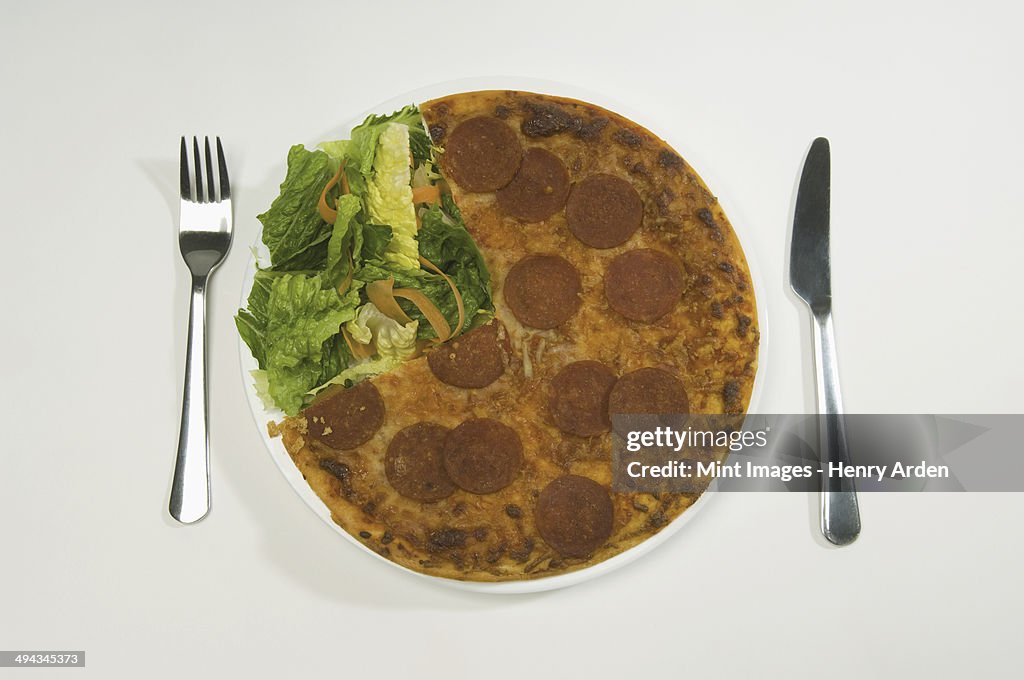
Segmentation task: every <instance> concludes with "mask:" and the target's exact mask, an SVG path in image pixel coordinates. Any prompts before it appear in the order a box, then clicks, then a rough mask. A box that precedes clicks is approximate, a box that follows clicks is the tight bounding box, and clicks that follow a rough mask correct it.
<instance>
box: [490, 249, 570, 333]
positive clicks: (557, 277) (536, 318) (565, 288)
mask: <svg viewBox="0 0 1024 680" xmlns="http://www.w3.org/2000/svg"><path fill="white" fill-rule="evenodd" d="M581 288H582V286H581V285H580V275H579V272H577V271H576V268H575V267H573V266H572V265H571V264H569V262H568V261H567V260H566V259H565V258H562V257H559V256H557V255H528V256H526V257H524V258H523V259H521V260H519V262H516V263H515V264H514V265H513V266H512V269H510V270H509V272H508V276H506V277H505V290H504V294H505V302H506V303H508V306H509V308H510V309H511V310H512V313H513V314H515V315H516V318H517V319H519V321H520V322H521V323H522V324H523V325H525V326H532V327H533V328H542V329H547V328H554V327H555V326H560V325H561V324H563V323H565V322H566V321H568V320H569V318H570V317H572V315H573V314H575V313H576V310H577V309H579V308H580V290H581Z"/></svg>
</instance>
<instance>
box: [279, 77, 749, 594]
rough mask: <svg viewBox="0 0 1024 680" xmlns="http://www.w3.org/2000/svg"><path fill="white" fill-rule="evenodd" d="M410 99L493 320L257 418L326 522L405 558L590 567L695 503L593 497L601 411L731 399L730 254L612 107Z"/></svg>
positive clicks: (450, 565) (480, 570)
mask: <svg viewBox="0 0 1024 680" xmlns="http://www.w3.org/2000/svg"><path fill="white" fill-rule="evenodd" d="M419 110H420V111H421V113H422V117H423V122H424V124H425V128H426V130H427V133H428V134H429V140H430V143H431V153H432V155H433V160H434V162H435V163H436V167H437V168H438V170H439V172H440V175H441V178H442V179H441V180H440V186H441V187H442V191H444V192H445V193H450V195H451V198H452V199H454V203H455V205H457V206H458V209H459V210H460V211H461V216H462V219H463V220H464V222H465V225H466V228H467V229H468V231H469V233H470V234H471V235H472V238H473V240H474V241H475V243H476V245H477V247H478V248H479V251H480V253H481V254H482V256H483V259H484V261H485V263H486V267H487V270H488V271H489V274H490V283H489V285H490V293H491V298H492V299H493V306H494V311H493V315H490V316H489V317H488V318H487V319H486V320H485V321H484V322H482V323H479V324H477V325H475V326H474V327H472V328H471V329H470V330H468V331H467V332H463V333H461V334H459V335H454V336H453V337H451V338H450V339H447V340H446V341H444V342H436V343H434V344H433V345H431V346H430V347H428V348H426V351H424V352H423V353H422V354H420V355H419V356H416V357H414V358H411V359H409V360H407V361H404V362H403V363H401V364H400V365H398V366H396V367H394V368H392V369H391V370H388V371H387V372H384V373H382V374H380V375H376V376H374V377H372V378H371V379H367V380H363V381H361V382H357V383H355V384H352V385H350V386H344V385H338V386H334V387H331V388H328V389H326V390H324V391H323V392H321V393H320V394H318V395H317V398H316V399H315V400H314V401H313V403H312V404H310V405H308V406H307V407H306V408H304V410H302V411H301V412H299V413H298V414H297V415H295V416H292V417H288V418H286V419H284V420H283V421H282V422H280V423H275V424H272V425H271V427H272V431H273V433H274V434H279V435H280V436H281V437H282V438H283V442H284V444H285V447H286V448H287V450H288V452H289V454H290V455H291V457H292V459H293V460H294V462H295V464H296V465H297V466H298V468H299V470H301V472H302V474H303V476H304V477H305V479H306V481H307V482H308V483H309V485H310V487H311V488H312V489H313V490H314V491H315V492H316V494H317V495H318V496H319V497H320V498H321V499H322V500H323V502H324V503H325V504H326V505H327V507H328V508H329V509H330V511H331V514H332V516H333V518H334V520H335V521H336V522H337V523H338V524H339V525H340V526H341V527H342V528H344V529H345V531H347V532H349V533H350V534H351V535H352V536H354V537H356V538H357V539H358V540H359V541H361V542H362V543H363V544H365V545H366V546H367V547H368V548H370V549H371V550H373V551H376V552H377V553H379V554H380V555H383V556H384V557H386V558H388V559H390V560H392V561H394V562H396V563H398V564H400V565H402V566H404V567H407V568H409V569H413V570H415V571H419V572H423V573H426V574H431V575H435V576H440V577H446V578H453V579H464V580H478V581H508V580H517V579H533V578H541V577H546V576H551V575H555V574H561V573H565V572H568V571H572V570H577V569H581V568H583V567H587V566H590V565H593V564H596V563H598V562H601V561H603V560H606V559H608V558H610V557H612V556H614V555H617V554H619V553H621V552H623V551H624V550H627V549H628V548H630V547H632V546H634V545H636V544H638V543H640V542H641V541H644V540H645V539H647V538H649V537H651V536H652V535H654V534H655V533H657V532H658V531H659V530H661V529H662V528H664V527H665V526H666V525H667V524H668V523H670V522H671V521H672V520H673V519H675V518H676V517H678V516H679V515H680V514H681V513H683V512H684V511H686V509H687V508H688V507H690V506H691V505H692V504H693V502H694V501H695V500H696V498H697V496H696V495H695V494H681V493H676V494H672V493H662V494H638V493H617V492H615V491H613V490H612V488H611V479H612V470H611V434H610V430H611V415H612V414H613V413H733V414H742V413H744V412H745V411H746V409H747V405H748V402H749V399H750V395H751V390H752V387H753V382H754V377H755V373H756V370H757V350H758V342H759V331H758V320H757V314H756V306H755V298H754V290H753V288H752V285H751V278H750V274H749V271H748V267H747V263H746V260H745V258H744V254H743V251H742V249H741V247H740V244H739V242H738V240H737V238H736V235H735V233H734V232H733V229H732V228H731V226H730V223H729V221H728V219H727V218H726V216H725V214H724V213H723V212H722V209H721V207H720V206H719V204H718V202H717V200H716V199H715V197H714V196H713V195H712V193H711V192H710V191H709V190H708V188H707V187H706V186H705V185H704V183H703V182H702V181H701V179H700V178H699V177H698V175H697V174H696V172H695V171H694V170H693V168H691V167H690V165H689V164H688V163H687V162H686V161H684V160H683V158H682V157H681V156H680V155H679V154H678V153H676V152H675V151H674V150H673V149H672V148H670V147H669V146H668V145H667V144H666V143H665V142H664V141H662V140H661V139H659V138H658V137H657V136H656V135H654V134H653V133H651V132H649V131H648V130H646V129H644V128H642V127H641V126H639V125H637V124H636V123H634V122H632V121H630V120H627V119H626V118H624V117H622V116H619V115H617V114H615V113H613V112H610V111H607V110H605V109H603V108H600V107H598V106H594V105H592V104H588V103H585V102H581V101H576V100H571V99H565V98H560V97H554V96H548V95H540V94H533V93H527V92H518V91H485V92H468V93H460V94H452V95H450V96H446V97H442V98H440V99H435V100H433V101H428V102H425V103H423V104H421V105H420V107H419ZM460 311H461V310H460Z"/></svg>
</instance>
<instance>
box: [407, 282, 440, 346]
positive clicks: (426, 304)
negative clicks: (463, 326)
mask: <svg viewBox="0 0 1024 680" xmlns="http://www.w3.org/2000/svg"><path fill="white" fill-rule="evenodd" d="M394 295H395V297H396V298H405V299H406V300H408V301H409V302H411V303H413V304H414V305H416V307H417V308H418V309H419V310H420V311H421V312H422V313H423V316H425V317H426V318H427V321H428V322H429V323H430V325H431V327H433V329H434V332H435V333H437V341H438V342H444V341H445V340H447V339H448V338H450V337H452V329H451V327H450V326H449V325H448V321H447V320H445V318H444V314H442V313H441V310H440V309H438V308H437V305H435V304H434V303H433V302H431V301H430V298H428V297H427V296H426V295H424V294H423V292H422V291H419V290H416V289H415V288H397V289H395V290H394Z"/></svg>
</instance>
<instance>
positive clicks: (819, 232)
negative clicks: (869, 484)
mask: <svg viewBox="0 0 1024 680" xmlns="http://www.w3.org/2000/svg"><path fill="white" fill-rule="evenodd" d="M830 182H831V158H830V154H829V145H828V140H827V139H825V138H824V137H819V138H817V139H815V140H814V142H813V143H812V144H811V150H810V151H809V152H808V153H807V159H806V160H805V161H804V168H803V173H802V174H801V176H800V188H799V190H798V192H797V197H796V213H795V215H794V217H793V242H792V245H791V249H790V258H789V283H790V285H791V286H792V287H793V291H794V292H796V294H797V295H798V296H800V298H801V299H802V300H803V301H804V302H806V303H807V306H808V307H810V309H811V320H812V324H811V328H812V333H813V336H814V341H813V344H814V371H815V374H816V375H817V398H818V413H819V414H820V415H819V416H818V417H819V422H820V426H819V446H818V448H819V451H820V452H821V465H822V480H821V532H822V533H823V534H824V535H825V538H827V539H828V540H829V541H830V542H831V543H834V544H835V545H847V544H849V543H852V542H853V541H854V540H856V538H857V536H858V535H859V534H860V508H859V507H858V504H857V491H856V489H855V487H854V484H853V480H852V479H849V478H846V477H845V476H842V475H833V474H830V469H831V468H830V466H834V465H844V466H845V465H849V464H850V452H849V449H848V447H847V443H846V424H845V422H844V419H843V402H842V397H841V395H840V392H839V370H838V365H837V361H836V342H835V336H834V333H833V330H832V268H831V256H830V254H829V192H830Z"/></svg>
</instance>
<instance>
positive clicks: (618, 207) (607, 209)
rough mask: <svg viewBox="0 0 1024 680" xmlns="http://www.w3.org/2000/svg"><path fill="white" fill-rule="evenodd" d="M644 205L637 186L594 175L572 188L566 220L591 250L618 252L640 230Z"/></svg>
mask: <svg viewBox="0 0 1024 680" xmlns="http://www.w3.org/2000/svg"><path fill="white" fill-rule="evenodd" d="M643 217H644V202H643V201H642V200H641V199H640V194H638V193H637V191H636V189H634V188H633V185H632V184H630V183H629V182H627V181H626V180H624V179H622V178H620V177H616V176H615V175H591V176H590V177H587V178H586V179H584V180H583V181H581V182H579V183H577V184H576V186H574V187H573V188H572V193H571V194H570V195H569V203H568V204H567V205H566V207H565V219H566V223H567V224H568V226H569V231H571V232H572V233H573V234H574V235H575V236H576V238H578V239H579V240H580V241H582V242H583V243H585V244H587V245H588V246H590V247H591V248H614V247H615V246H618V245H622V244H623V243H625V242H626V241H628V240H629V237H630V236H632V235H633V233H634V232H635V231H636V230H637V229H639V228H640V223H641V222H642V221H643Z"/></svg>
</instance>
